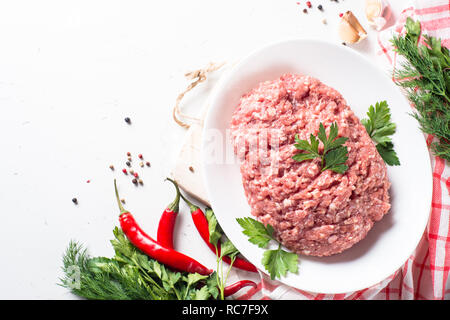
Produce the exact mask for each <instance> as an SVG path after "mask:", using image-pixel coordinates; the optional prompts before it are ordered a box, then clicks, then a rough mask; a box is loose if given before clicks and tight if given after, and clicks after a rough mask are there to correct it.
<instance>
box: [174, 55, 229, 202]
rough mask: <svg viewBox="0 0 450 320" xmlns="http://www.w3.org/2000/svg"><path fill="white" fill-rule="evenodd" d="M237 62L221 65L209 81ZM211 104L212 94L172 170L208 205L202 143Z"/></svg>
mask: <svg viewBox="0 0 450 320" xmlns="http://www.w3.org/2000/svg"><path fill="white" fill-rule="evenodd" d="M236 63H237V61H233V62H228V63H226V64H225V65H223V66H221V67H220V70H218V71H216V72H220V75H219V77H218V78H215V80H212V79H209V80H207V81H216V83H217V81H218V80H219V78H220V77H223V76H224V75H225V74H226V73H227V72H229V71H230V70H231V68H232V67H233V66H234V65H236ZM211 91H212V90H211ZM209 105H210V96H208V98H207V99H206V101H205V103H204V104H203V106H202V109H201V111H200V115H199V116H198V118H199V121H196V122H192V124H191V126H190V127H189V129H188V130H187V132H186V137H185V140H184V144H183V147H182V148H181V151H180V153H179V155H178V158H177V160H176V163H175V167H174V168H173V170H172V172H171V175H172V178H173V179H174V180H175V181H176V182H177V183H178V185H179V186H180V188H181V189H183V191H184V192H186V193H187V194H189V195H190V196H191V197H193V198H195V199H197V200H198V201H200V202H202V203H203V204H204V205H206V206H210V203H209V201H208V196H207V194H206V189H205V186H204V180H203V170H202V167H203V166H202V162H201V143H202V132H203V120H204V119H205V116H206V113H207V111H208V108H209Z"/></svg>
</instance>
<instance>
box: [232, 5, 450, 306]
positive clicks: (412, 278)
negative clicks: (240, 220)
mask: <svg viewBox="0 0 450 320" xmlns="http://www.w3.org/2000/svg"><path fill="white" fill-rule="evenodd" d="M407 17H412V18H413V19H415V20H417V19H418V20H419V21H420V22H421V24H422V32H423V33H427V34H429V35H431V36H434V37H438V38H441V39H442V44H443V45H445V46H447V47H450V0H416V1H413V2H411V5H410V6H408V7H407V8H406V9H404V10H403V11H402V12H401V14H400V16H399V17H397V22H396V23H395V25H394V26H392V27H389V28H388V29H386V30H383V31H381V32H379V33H378V44H379V46H380V50H379V56H380V57H381V59H382V60H384V62H385V63H387V64H388V65H389V68H390V69H393V68H395V64H396V61H397V57H396V54H395V52H394V51H393V48H392V46H391V44H390V42H389V39H391V38H392V35H393V34H395V33H402V32H404V31H405V30H404V28H403V26H404V24H405V21H406V18H407ZM424 138H425V139H427V143H428V144H429V143H431V141H432V140H433V137H430V136H427V137H424ZM430 157H431V159H432V169H433V201H432V208H431V215H430V218H429V221H428V226H427V228H426V230H425V232H424V235H423V237H422V239H421V241H420V243H419V245H418V246H417V248H416V250H415V251H414V252H413V254H412V255H411V256H410V257H409V259H408V260H407V261H406V262H405V264H404V265H403V266H402V267H401V268H400V269H399V270H397V271H396V272H395V273H394V274H393V275H391V276H390V277H388V278H387V279H385V280H384V281H382V282H381V283H379V284H377V285H374V286H372V287H370V288H366V289H364V290H360V291H357V292H347V293H342V294H334V295H332V294H321V293H313V292H306V291H302V290H298V289H295V288H292V287H289V286H286V285H284V284H281V283H280V282H277V281H272V280H270V279H269V278H268V277H267V276H266V275H264V274H262V273H261V274H260V278H259V279H258V283H259V284H258V286H257V287H256V288H252V289H250V290H249V291H247V292H246V293H245V294H241V295H238V294H237V295H236V296H235V297H234V298H236V299H311V300H323V299H334V300H339V299H355V300H357V299H360V300H366V299H378V300H391V299H395V300H397V299H408V300H411V299H435V300H443V299H445V300H448V299H450V279H449V277H448V274H449V269H450V168H449V166H448V164H447V163H446V162H445V161H444V160H442V159H440V158H438V157H435V156H433V155H432V154H431V153H430ZM424 170H428V168H424ZM235 276H237V277H239V274H238V273H237V274H235ZM247 278H248V276H247Z"/></svg>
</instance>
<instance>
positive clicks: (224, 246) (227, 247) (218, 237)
mask: <svg viewBox="0 0 450 320" xmlns="http://www.w3.org/2000/svg"><path fill="white" fill-rule="evenodd" d="M205 216H206V219H207V220H208V230H209V242H210V243H212V244H213V245H214V247H215V248H216V264H217V266H216V272H215V275H216V290H215V291H214V292H213V293H214V294H216V293H217V294H216V296H218V295H220V298H221V299H222V300H224V299H225V291H224V290H225V285H226V283H227V280H228V276H229V274H230V271H231V267H232V266H233V263H234V261H235V260H236V257H237V255H238V254H239V251H238V250H237V249H236V247H235V246H234V245H233V243H232V242H231V241H230V240H229V239H226V237H225V235H224V233H223V231H222V228H221V227H220V225H219V223H218V221H217V218H216V216H215V215H214V211H213V210H212V209H211V208H207V209H206V210H205ZM222 239H223V241H222ZM219 244H220V254H219V250H218V246H219ZM225 256H228V257H229V258H230V259H231V261H230V265H229V266H228V270H226V272H224V267H223V257H225Z"/></svg>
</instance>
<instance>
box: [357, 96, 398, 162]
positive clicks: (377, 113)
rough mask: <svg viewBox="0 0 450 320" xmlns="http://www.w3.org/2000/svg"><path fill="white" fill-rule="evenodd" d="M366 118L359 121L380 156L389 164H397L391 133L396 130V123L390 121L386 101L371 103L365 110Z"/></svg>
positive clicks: (389, 112)
mask: <svg viewBox="0 0 450 320" xmlns="http://www.w3.org/2000/svg"><path fill="white" fill-rule="evenodd" d="M367 116H368V117H369V118H368V119H362V120H361V123H362V124H363V125H364V127H365V128H366V131H367V133H368V134H369V136H370V138H372V140H373V142H375V144H376V148H377V151H378V153H379V154H380V156H381V157H382V158H383V160H384V162H386V163H387V164H388V165H390V166H399V165H400V160H399V159H398V156H397V153H396V152H395V150H394V144H393V143H392V137H391V136H392V135H393V134H394V133H395V131H396V125H395V123H393V122H392V121H391V111H390V110H389V106H388V103H387V102H386V101H381V102H377V103H375V107H374V106H373V105H371V106H370V107H369V111H368V112H367Z"/></svg>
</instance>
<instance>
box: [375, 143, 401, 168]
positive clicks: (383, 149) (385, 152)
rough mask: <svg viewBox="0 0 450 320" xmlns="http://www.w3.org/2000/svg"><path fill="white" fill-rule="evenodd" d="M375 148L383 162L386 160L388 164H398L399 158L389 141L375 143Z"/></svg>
mask: <svg viewBox="0 0 450 320" xmlns="http://www.w3.org/2000/svg"><path fill="white" fill-rule="evenodd" d="M376 148H377V150H378V153H379V154H380V156H381V158H383V160H384V162H386V163H387V164H388V165H390V166H399V165H400V160H399V159H398V157H397V154H396V153H395V151H394V145H393V144H392V143H391V142H389V143H386V144H381V143H379V144H377V145H376Z"/></svg>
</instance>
